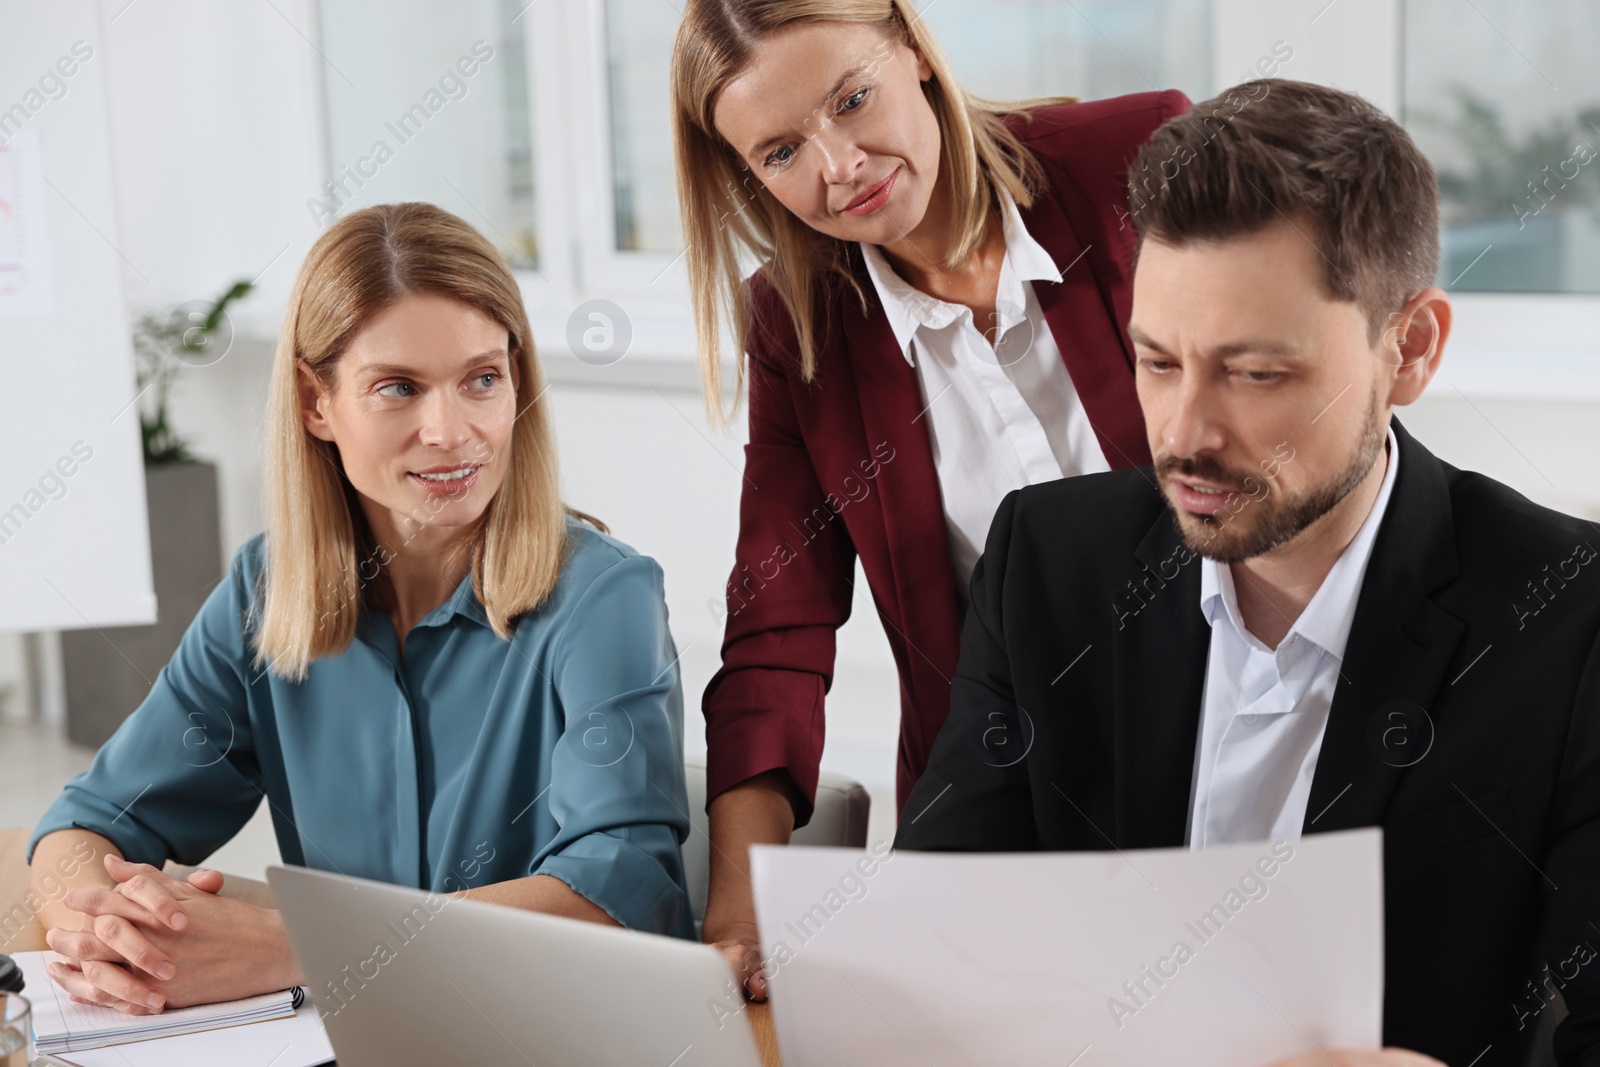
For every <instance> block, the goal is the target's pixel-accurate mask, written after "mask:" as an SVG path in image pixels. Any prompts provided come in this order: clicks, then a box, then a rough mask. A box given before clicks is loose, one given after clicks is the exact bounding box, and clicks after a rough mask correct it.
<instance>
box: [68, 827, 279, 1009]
mask: <svg viewBox="0 0 1600 1067" xmlns="http://www.w3.org/2000/svg"><path fill="white" fill-rule="evenodd" d="M106 870H107V871H108V872H109V873H110V874H111V876H112V877H113V878H114V879H116V881H117V883H118V884H117V886H116V888H115V889H87V888H75V889H72V890H70V891H69V892H68V893H67V895H66V898H65V900H64V903H65V904H66V905H67V906H68V907H69V908H72V909H73V910H74V911H77V912H80V913H81V914H83V915H84V916H85V917H86V920H87V921H86V929H84V930H82V931H74V930H67V929H63V928H59V927H58V928H56V929H53V930H50V931H49V932H48V933H47V934H46V935H45V936H46V940H47V941H48V942H49V944H50V947H51V948H52V949H54V950H55V951H56V952H58V953H60V954H61V955H63V956H66V957H68V962H67V963H64V964H60V963H58V964H52V965H51V966H50V976H51V978H52V979H54V980H55V982H56V983H57V984H58V985H60V986H61V988H63V989H65V990H66V991H67V993H68V994H69V995H70V996H71V997H72V998H73V999H74V1000H77V1001H80V1002H86V1003H91V1004H99V1005H103V1006H105V1007H110V1008H116V1009H117V1010H118V1011H122V1012H126V1013H127V1014H130V1015H148V1014H153V1013H155V1012H158V1011H161V1010H162V1009H164V1008H168V1007H172V1008H181V1007H188V1006H190V1005H194V1004H208V1003H214V1002H217V1001H222V1000H234V999H237V998H239V997H245V996H252V995H254V994H257V993H267V992H272V991H274V990H277V989H284V988H287V987H288V986H291V985H295V984H297V983H298V982H299V967H298V964H296V962H295V960H294V954H293V951H292V949H291V948H290V946H289V940H288V936H287V935H286V934H285V932H284V929H283V924H282V922H281V920H280V918H279V915H278V913H277V912H276V911H272V910H270V909H266V908H258V907H255V906H254V905H251V904H246V903H245V902H243V901H240V900H233V899H231V898H228V897H222V896H218V895H216V892H217V890H219V889H221V887H222V876H221V875H220V874H218V873H217V872H215V871H203V870H202V871H195V872H194V873H193V874H191V875H190V876H189V878H188V880H186V881H182V882H180V881H178V880H176V879H174V878H172V877H170V876H169V875H166V874H164V873H162V872H161V871H159V870H157V869H156V868H154V867H152V866H150V865H148V864H142V863H128V862H126V861H124V860H122V859H121V858H119V857H115V856H107V857H106Z"/></svg>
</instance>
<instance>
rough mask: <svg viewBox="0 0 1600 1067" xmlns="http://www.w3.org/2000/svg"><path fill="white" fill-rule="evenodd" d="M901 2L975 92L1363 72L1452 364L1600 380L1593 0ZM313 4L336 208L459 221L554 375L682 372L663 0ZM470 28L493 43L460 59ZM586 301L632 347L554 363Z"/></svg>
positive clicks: (1599, 44)
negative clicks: (1450, 315)
mask: <svg viewBox="0 0 1600 1067" xmlns="http://www.w3.org/2000/svg"><path fill="white" fill-rule="evenodd" d="M915 3H916V6H917V7H918V9H919V10H920V11H921V12H922V16H921V17H924V18H926V19H927V21H928V24H929V25H930V26H931V27H932V29H933V31H934V34H935V35H936V36H937V37H938V39H939V40H940V42H941V44H942V45H943V47H944V48H945V50H946V52H947V53H948V55H949V57H950V61H951V64H952V66H953V67H954V69H955V71H956V75H957V77H958V78H959V79H960V80H961V82H962V84H963V85H965V86H966V87H967V88H968V89H969V90H971V91H972V92H975V93H977V94H979V95H982V96H986V97H990V98H993V99H1017V98H1026V97H1033V96H1048V95H1075V96H1079V97H1082V98H1085V99H1095V98H1099V97H1105V96H1111V95H1117V94H1121V93H1129V92H1139V91H1144V90H1149V89H1157V88H1159V89H1165V88H1178V89H1182V90H1183V91H1184V92H1186V93H1188V94H1189V96H1191V97H1192V98H1194V99H1201V98H1203V97H1206V96H1210V95H1213V94H1215V93H1216V92H1218V91H1220V90H1221V89H1223V88H1225V87H1227V86H1228V85H1232V84H1235V83H1237V82H1239V81H1241V80H1243V79H1244V78H1245V77H1247V76H1250V75H1251V74H1252V73H1253V69H1254V68H1256V65H1257V63H1258V61H1259V60H1261V59H1262V58H1264V57H1268V56H1271V55H1275V54H1280V53H1279V52H1278V46H1280V45H1286V46H1287V47H1288V48H1289V49H1291V50H1292V60H1291V61H1288V62H1285V63H1284V64H1283V65H1282V68H1281V72H1282V74H1283V76H1285V77H1293V78H1303V79H1307V80H1311V81H1319V82H1324V83H1327V84H1332V85H1337V86H1340V87H1342V88H1346V89H1351V90H1354V91H1357V92H1360V93H1362V94H1363V95H1365V96H1366V97H1367V98H1368V99H1370V100H1372V101H1373V102H1375V103H1377V104H1378V105H1379V106H1381V107H1383V108H1385V109H1386V110H1388V111H1389V112H1390V113H1391V114H1395V115H1397V116H1400V117H1401V119H1402V121H1404V122H1405V123H1406V125H1407V127H1408V128H1409V129H1410V130H1411V131H1412V133H1413V134H1414V136H1415V137H1416V138H1417V141H1418V143H1419V144H1420V145H1421V146H1422V148H1423V150H1424V151H1425V152H1427V153H1428V155H1429V157H1430V158H1431V159H1432V160H1433V161H1434V163H1435V165H1436V167H1437V168H1438V171H1439V175H1440V179H1441V185H1442V190H1443V202H1442V209H1443V215H1444V218H1443V222H1444V230H1443V235H1442V237H1443V246H1444V255H1443V262H1442V267H1441V271H1440V278H1439V282H1440V284H1441V285H1443V286H1445V287H1446V288H1447V289H1448V290H1449V291H1450V292H1451V294H1452V297H1453V299H1454V300H1455V303H1456V307H1457V312H1458V315H1457V331H1456V332H1457V336H1458V338H1459V340H1453V341H1452V350H1453V353H1454V355H1453V357H1452V359H1451V360H1450V361H1449V367H1448V368H1447V373H1449V374H1451V375H1454V377H1452V384H1459V385H1464V386H1465V387H1467V388H1478V389H1480V390H1481V391H1483V392H1487V393H1503V392H1504V391H1505V390H1506V389H1507V388H1510V387H1515V388H1517V389H1523V388H1525V387H1526V386H1527V383H1529V382H1534V383H1536V384H1535V386H1534V390H1535V391H1538V390H1540V389H1542V390H1545V392H1546V393H1548V392H1549V391H1550V390H1551V389H1552V388H1555V389H1558V390H1560V391H1562V392H1566V393H1567V395H1570V387H1571V385H1572V382H1573V379H1574V372H1573V367H1574V363H1573V362H1572V361H1573V360H1575V359H1580V357H1582V358H1583V359H1589V357H1594V358H1592V359H1589V363H1590V364H1592V367H1593V369H1592V371H1584V372H1582V373H1583V374H1588V375H1590V377H1591V378H1592V389H1593V391H1594V392H1595V393H1596V394H1597V395H1600V340H1597V339H1596V337H1595V336H1594V331H1593V322H1594V321H1595V317H1596V315H1600V159H1597V158H1595V153H1597V152H1600V82H1597V81H1596V80H1595V79H1594V77H1593V76H1592V73H1591V72H1592V69H1593V63H1592V57H1593V56H1594V55H1595V54H1596V53H1597V52H1600V6H1597V5H1596V4H1595V3H1594V2H1593V0H1544V2H1543V3H1539V4H1525V3H1519V2H1518V0H1473V2H1472V3H1471V4H1466V5H1463V4H1461V3H1460V2H1459V0H1331V2H1330V0H1305V2H1297V3H1283V2H1282V0H1074V2H1072V3H1063V2H1061V0H915ZM321 10H322V41H321V42H320V45H321V48H322V50H323V52H324V53H325V54H326V56H327V58H328V60H329V62H328V64H326V65H325V69H324V72H323V76H322V77H323V82H324V86H325V98H326V101H327V112H328V114H327V134H326V141H327V146H328V172H329V177H330V180H331V181H332V182H333V183H334V184H333V185H332V186H330V187H329V188H328V189H327V190H326V192H328V194H329V199H330V200H331V199H333V198H335V197H337V198H338V199H339V202H338V204H337V209H338V210H339V211H341V212H342V211H344V210H347V209H348V208H349V207H352V206H358V205H360V204H365V203H376V202H380V201H385V200H399V199H428V200H433V201H435V202H437V203H439V204H441V205H444V206H446V207H448V208H450V209H451V210H454V211H456V212H458V213H459V214H461V215H462V216H463V217H464V218H467V219H468V220H469V221H471V222H472V223H473V224H474V225H477V226H478V227H479V228H480V229H481V230H483V232H484V233H486V234H488V235H489V236H490V237H491V238H492V239H493V240H495V241H496V242H497V243H498V244H499V245H500V246H501V248H502V249H503V250H504V251H506V253H507V255H508V256H509V257H510V258H511V260H512V262H513V263H514V264H515V265H516V266H518V267H519V268H521V273H520V277H521V278H522V280H523V286H524V292H525V293H526V294H527V296H528V298H529V299H528V303H529V310H530V314H531V315H532V316H533V319H534V330H535V333H536V335H538V336H539V337H540V338H542V339H543V342H542V344H541V351H542V352H544V353H545V354H546V355H547V356H550V357H552V359H551V361H550V366H551V369H552V373H554V374H557V375H561V374H569V375H575V376H577V377H582V378H585V379H588V380H596V379H597V377H599V376H600V375H603V378H602V379H601V380H606V381H613V382H623V381H630V380H632V381H635V382H640V383H642V382H643V381H665V380H668V379H669V378H670V379H671V380H674V381H679V382H682V383H688V382H692V380H693V370H692V365H693V361H694V347H693V346H694V331H693V323H692V321H691V319H690V316H689V310H688V306H687V301H686V295H687V282H686V272H685V270H684V266H683V263H682V243H681V239H680V235H679V223H678V210H677V195H676V190H675V188H674V184H673V181H674V179H673V146H672V133H671V123H670V112H669V92H670V89H669V85H668V71H669V64H670V59H671V50H672V43H673V39H674V37H675V35H676V33H677V28H678V24H679V21H680V19H681V17H682V11H681V5H680V4H679V3H678V2H677V0H559V2H557V3H551V2H547V0H535V2H533V3H529V2H528V0H465V2H464V3H463V4H446V3H443V2H441V0H403V2H402V3H400V4H399V5H398V6H396V5H394V4H390V5H384V6H379V5H378V4H376V3H374V2H372V0H365V2H361V0H346V2H344V3H340V4H324V5H322V9H321ZM478 42H483V47H492V49H493V56H492V57H491V58H489V59H487V60H480V61H479V62H478V64H477V66H476V69H475V70H474V73H473V74H472V75H471V76H470V77H468V76H466V75H459V70H460V69H463V68H458V67H457V66H456V64H457V61H458V60H462V59H468V60H470V59H471V58H472V57H473V52H472V50H473V49H474V48H475V47H479V45H478ZM471 65H472V64H471V63H470V62H469V63H468V64H467V66H471ZM452 70H456V71H457V72H458V76H455V77H451V76H450V74H451V71H452ZM458 82H459V83H460V84H457V83H458ZM419 106H420V110H419ZM400 134H405V136H404V137H401V136H400ZM379 141H386V142H388V144H389V148H390V152H389V154H388V155H387V156H386V157H385V158H384V159H382V160H381V161H380V160H377V159H376V158H375V157H376V155H377V153H376V145H377V143H378V142H379ZM595 301H605V302H608V304H609V305H611V307H612V308H613V309H614V310H615V309H621V310H622V312H623V314H624V316H625V317H626V319H627V320H628V321H627V322H626V323H622V324H621V326H622V327H623V328H624V330H625V332H626V333H627V335H628V336H629V337H631V345H632V348H631V349H630V350H629V353H628V358H627V359H621V358H620V357H617V358H610V357H608V359H607V360H606V361H605V363H606V365H605V367H603V368H599V367H596V366H593V365H591V366H590V368H589V370H587V371H586V370H584V368H583V367H582V366H581V365H580V364H582V363H585V362H589V361H585V360H577V359H575V360H570V361H566V362H565V365H563V360H562V357H563V356H564V355H565V354H566V353H565V352H564V348H563V341H564V340H566V339H568V338H570V337H572V336H574V333H573V331H572V329H571V327H572V323H573V321H574V319H573V317H574V316H575V315H578V316H580V317H581V313H583V309H585V308H589V307H592V305H593V303H594V302H595ZM579 325H580V326H581V325H582V323H580V324H579ZM578 335H581V330H580V331H579V334H578ZM569 344H570V343H569ZM1581 363H1582V360H1581V359H1580V364H1581ZM1511 365H1514V366H1515V368H1516V372H1515V374H1514V375H1508V371H1507V367H1508V366H1511ZM1583 365H1588V364H1583ZM1474 367H1476V368H1478V369H1477V370H1473V368H1474ZM1541 367H1546V368H1547V369H1545V370H1541V369H1540V368H1541ZM641 368H644V370H645V372H646V373H644V374H643V376H642V377H641V376H640V370H641ZM630 375H631V376H633V377H631V378H630ZM663 375H666V377H663ZM1541 375H1544V379H1543V381H1544V382H1545V384H1542V385H1539V384H1537V383H1538V382H1539V381H1540V380H1541V379H1540V376H1541Z"/></svg>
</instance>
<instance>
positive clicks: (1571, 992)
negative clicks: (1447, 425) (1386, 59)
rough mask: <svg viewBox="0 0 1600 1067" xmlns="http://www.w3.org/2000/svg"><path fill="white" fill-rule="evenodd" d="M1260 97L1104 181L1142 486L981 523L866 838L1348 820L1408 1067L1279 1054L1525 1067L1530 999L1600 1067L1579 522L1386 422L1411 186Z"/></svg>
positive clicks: (1426, 206) (1430, 258) (1034, 498)
mask: <svg viewBox="0 0 1600 1067" xmlns="http://www.w3.org/2000/svg"><path fill="white" fill-rule="evenodd" d="M1266 84H1267V85H1269V86H1270V92H1268V93H1267V94H1266V95H1265V96H1263V97H1261V98H1259V99H1253V100H1250V101H1248V102H1247V103H1246V104H1245V105H1244V106H1243V107H1240V108H1233V107H1224V106H1223V98H1219V99H1218V100H1214V101H1208V102H1207V103H1204V104H1200V105H1198V106H1197V107H1196V108H1195V110H1194V111H1192V112H1190V113H1189V114H1188V115H1186V116H1183V117H1181V118H1177V119H1174V120H1172V121H1170V122H1168V123H1167V124H1166V125H1165V126H1163V127H1162V128H1161V129H1160V130H1158V131H1157V132H1156V134H1155V135H1154V137H1153V138H1152V140H1151V141H1150V143H1149V144H1148V145H1146V146H1145V148H1144V149H1143V150H1142V152H1141V154H1140V157H1139V159H1138V161H1137V162H1136V163H1135V165H1134V169H1133V175H1134V177H1133V179H1132V180H1131V183H1130V185H1131V203H1130V208H1131V213H1130V217H1131V219H1132V221H1133V222H1134V223H1135V224H1136V225H1137V227H1138V228H1139V236H1140V246H1139V251H1138V255H1137V261H1136V272H1135V278H1134V288H1133V314H1132V321H1131V323H1130V327H1129V335H1130V337H1131V338H1133V340H1134V342H1135V345H1136V350H1137V366H1136V377H1137V384H1138V392H1139V401H1140V404H1141V406H1142V408H1143V410H1144V417H1145V423H1146V426H1147V432H1148V435H1149V443H1150V452H1151V455H1152V456H1153V457H1154V462H1153V465H1152V466H1149V467H1142V468H1131V469H1128V470H1123V471H1117V472H1114V473H1109V474H1096V475H1089V476H1086V477H1080V478H1072V479H1066V480H1063V481H1059V482H1054V483H1047V484H1043V485H1038V486H1033V487H1030V488H1026V489H1022V490H1019V491H1017V492H1013V493H1011V494H1010V495H1009V496H1008V497H1006V498H1005V501H1004V502H1003V504H1002V505H1001V507H1000V509H999V511H998V512H997V514H996V516H995V520H994V525H993V527H992V529H991V530H990V533H989V538H988V544H987V548H986V550H985V553H984V556H983V559H982V560H981V562H980V563H979V565H978V568H977V570H976V572H975V573H974V576H973V580H972V608H971V611H970V612H969V613H968V616H967V618H966V620H965V624H964V630H963V636H962V649H961V660H960V667H959V670H958V671H957V675H956V678H955V680H954V683H953V691H952V704H951V713H950V718H949V721H948V722H947V724H946V725H945V727H944V729H943V731H942V732H941V734H940V736H939V740H938V742H937V744H936V745H935V747H934V749H933V753H932V757H931V762H930V764H929V767H928V771H927V773H926V775H925V776H924V777H923V778H922V779H921V781H920V782H919V783H918V784H917V786H916V788H915V790H914V791H913V792H912V794H911V797H910V799H909V800H908V801H907V804H906V807H905V819H904V820H903V821H902V823H901V829H900V833H899V837H898V839H897V841H896V846H897V847H903V848H911V849H967V850H1007V851H1016V850H1033V849H1039V850H1046V849H1111V848H1117V849H1132V848H1153V847H1163V846H1181V845H1184V844H1187V845H1189V846H1190V847H1192V848H1203V847H1207V846H1211V845H1217V844H1223V843H1227V842H1234V841H1252V840H1277V839H1283V838H1290V839H1293V838H1297V837H1299V836H1300V835H1301V834H1302V833H1320V832H1326V831H1331V830H1342V829H1348V828H1352V827H1359V826H1374V825H1376V826H1382V827H1383V828H1384V866H1385V915H1386V930H1385V946H1386V953H1387V956H1386V959H1387V963H1386V976H1385V1002H1384V1038H1385V1044H1387V1045H1391V1046H1398V1047H1399V1048H1401V1049H1412V1050H1416V1053H1412V1052H1403V1051H1398V1050H1396V1049H1386V1050H1385V1051H1383V1052H1377V1053H1356V1054H1350V1053H1334V1052H1328V1053H1327V1055H1326V1056H1324V1054H1323V1053H1322V1052H1312V1053H1310V1054H1309V1055H1308V1056H1307V1058H1306V1060H1305V1062H1306V1063H1307V1064H1322V1063H1324V1062H1333V1063H1350V1064H1356V1063H1362V1064H1366V1063H1371V1064H1395V1065H1399V1064H1414V1063H1433V1062H1435V1061H1434V1060H1430V1059H1428V1057H1437V1059H1438V1060H1442V1061H1444V1062H1446V1063H1449V1064H1452V1065H1455V1067H1467V1065H1469V1064H1471V1065H1474V1067H1490V1065H1493V1064H1521V1063H1522V1062H1524V1059H1525V1057H1526V1055H1527V1052H1528V1049H1529V1047H1530V1040H1531V1037H1532V1035H1533V1034H1534V1033H1535V1032H1536V1030H1537V1029H1538V1028H1539V1026H1540V1025H1541V1024H1544V1025H1545V1027H1546V1030H1548V1024H1549V1020H1550V1019H1551V1018H1552V1017H1553V1015H1554V1013H1555V1010H1556V1009H1555V1008H1553V1007H1552V1006H1551V1005H1550V1003H1549V1002H1550V1001H1551V1000H1552V998H1553V992H1554V991H1556V990H1559V991H1560V992H1561V993H1562V994H1563V996H1564V998H1565V1001H1566V1004H1567V1006H1568V1008H1569V1009H1570V1012H1571V1015H1570V1017H1569V1018H1567V1019H1566V1021H1565V1022H1564V1023H1562V1025H1561V1026H1560V1027H1559V1028H1558V1029H1557V1030H1556V1036H1555V1051H1556V1057H1557V1060H1558V1061H1559V1062H1560V1063H1562V1064H1580V1063H1584V1064H1589V1063H1600V963H1594V964H1590V961H1591V960H1593V959H1594V956H1595V954H1596V953H1595V948H1594V946H1600V925H1596V924H1597V923H1600V715H1597V707H1600V654H1597V651H1596V650H1597V647H1600V645H1597V641H1596V637H1597V633H1600V595H1597V594H1600V564H1594V561H1595V558H1596V548H1597V547H1600V532H1597V530H1596V529H1595V527H1594V526H1593V525H1592V524H1590V523H1587V522H1584V521H1580V520H1578V519H1575V518H1572V517H1570V516H1566V515H1562V514H1559V513H1557V512H1554V511H1550V510H1549V509H1546V508H1542V507H1539V506H1537V505H1535V504H1533V503H1531V502H1530V501H1528V500H1526V499H1525V498H1523V497H1522V496H1520V495H1518V494H1517V493H1515V492H1513V491H1512V490H1511V489H1509V488H1507V487H1506V486H1504V485H1501V484H1499V483H1497V482H1494V481H1492V480H1490V479H1488V478H1485V477H1483V476H1481V475H1478V474H1473V473H1470V472H1465V471H1460V470H1457V469H1456V468H1454V467H1452V466H1450V465H1449V464H1448V463H1444V462H1442V461H1441V460H1439V459H1437V458H1436V457H1434V456H1433V455H1432V454H1431V453H1430V452H1429V451H1428V450H1427V449H1426V448H1424V447H1423V446H1422V445H1421V444H1420V443H1419V442H1417V441H1416V440H1415V439H1414V438H1413V437H1411V435H1410V434H1408V433H1407V432H1406V431H1405V429H1404V428H1403V427H1402V426H1401V425H1400V423H1399V422H1398V421H1396V420H1393V419H1392V418H1391V412H1392V409H1393V408H1395V407H1397V406H1402V405H1405V404H1410V403H1412V402H1413V401H1414V400H1416V399H1417V397H1419V396H1421V395H1422V392H1423V390H1424V389H1425V388H1426V387H1427V385H1428V382H1429V381H1430V379H1431V378H1432V377H1433V375H1434V373H1435V372H1436V371H1437V369H1438V367H1439V362H1440V359H1441V356H1442V354H1443V350H1444V344H1445V341H1446V339H1447V337H1448V336H1449V332H1450V323H1451V310H1450V303H1449V300H1448V298H1447V297H1446V295H1445V293H1444V292H1443V291H1441V290H1440V289H1438V288H1436V287H1434V286H1433V284H1432V282H1433V278H1434V275H1435V272H1436V270H1437V267H1438V256H1439V244H1438V208H1437V185H1436V181H1435V178H1434V174H1433V170H1432V168H1431V167H1430V166H1429V164H1428V162H1427V160H1426V159H1425V158H1424V157H1423V156H1422V155H1421V153H1420V152H1419V151H1418V150H1417V148H1416V146H1415V145H1414V144H1413V143H1412V142H1411V140H1410V138H1409V137H1408V136H1407V135H1406V133H1405V132H1404V131H1403V130H1402V129H1400V128H1399V127H1398V126H1397V125H1396V124H1395V123H1393V122H1392V121H1391V120H1389V119H1388V118H1387V117H1385V116H1384V115H1383V114H1382V113H1381V112H1379V111H1378V110H1377V109H1375V108H1373V107H1371V106H1370V105H1368V104H1367V103H1365V102H1364V101H1362V100H1361V99H1359V98H1357V97H1354V96H1351V95H1348V94H1345V93H1341V92H1337V91H1335V90H1332V89H1327V88H1322V87H1318V86H1313V85H1307V84H1303V83H1298V82H1291V81H1277V80H1271V81H1268V82H1267V83H1266ZM1491 254H1492V253H1491ZM1417 1053H1425V1054H1426V1055H1418V1054H1417ZM1240 1067H1257V1065H1243V1064H1241V1065H1240Z"/></svg>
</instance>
